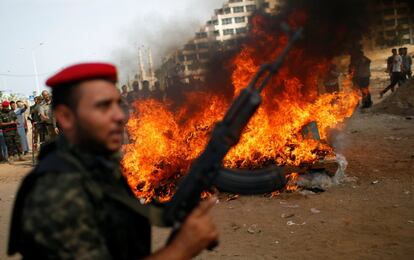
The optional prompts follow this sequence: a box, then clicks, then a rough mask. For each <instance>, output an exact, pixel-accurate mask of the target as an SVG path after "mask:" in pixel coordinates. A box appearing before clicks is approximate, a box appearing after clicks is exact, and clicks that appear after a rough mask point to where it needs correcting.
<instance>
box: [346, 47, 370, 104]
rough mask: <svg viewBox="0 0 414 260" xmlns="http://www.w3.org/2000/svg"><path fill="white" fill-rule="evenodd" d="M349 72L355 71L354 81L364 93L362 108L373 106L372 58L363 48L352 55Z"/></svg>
mask: <svg viewBox="0 0 414 260" xmlns="http://www.w3.org/2000/svg"><path fill="white" fill-rule="evenodd" d="M349 72H350V73H353V78H352V81H353V83H354V86H356V87H358V88H359V90H360V91H361V94H362V106H361V107H362V108H368V107H371V106H372V100H371V93H370V91H369V83H370V78H371V60H370V59H369V58H368V57H366V56H365V55H364V52H363V51H362V50H357V51H356V52H355V53H353V54H352V55H351V64H350V65H349Z"/></svg>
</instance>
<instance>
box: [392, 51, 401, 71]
mask: <svg viewBox="0 0 414 260" xmlns="http://www.w3.org/2000/svg"><path fill="white" fill-rule="evenodd" d="M401 66H402V58H401V56H400V55H398V54H397V55H395V56H394V61H393V63H392V72H401Z"/></svg>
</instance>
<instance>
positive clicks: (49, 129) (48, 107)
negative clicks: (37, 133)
mask: <svg viewBox="0 0 414 260" xmlns="http://www.w3.org/2000/svg"><path fill="white" fill-rule="evenodd" d="M42 97H43V103H42V104H41V105H40V108H39V116H40V120H41V121H42V124H43V126H44V129H45V130H46V138H45V141H46V142H50V141H52V140H54V139H55V138H56V136H57V134H58V132H59V130H58V129H57V126H56V120H55V117H54V115H53V111H52V98H51V97H50V95H49V92H47V91H46V90H44V91H42Z"/></svg>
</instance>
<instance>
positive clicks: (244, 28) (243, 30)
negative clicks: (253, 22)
mask: <svg viewBox="0 0 414 260" xmlns="http://www.w3.org/2000/svg"><path fill="white" fill-rule="evenodd" d="M246 32H247V28H246V27H242V28H237V29H236V34H242V33H246Z"/></svg>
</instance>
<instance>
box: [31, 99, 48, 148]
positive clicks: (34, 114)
mask: <svg viewBox="0 0 414 260" xmlns="http://www.w3.org/2000/svg"><path fill="white" fill-rule="evenodd" d="M39 109H40V104H34V105H33V106H31V107H30V117H31V119H32V120H31V121H32V124H33V125H32V126H33V130H32V131H33V137H32V138H33V144H34V146H36V147H37V144H38V142H39V137H40V142H44V140H45V133H44V132H43V131H41V130H42V129H41V125H40V123H41V120H40V116H39Z"/></svg>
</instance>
